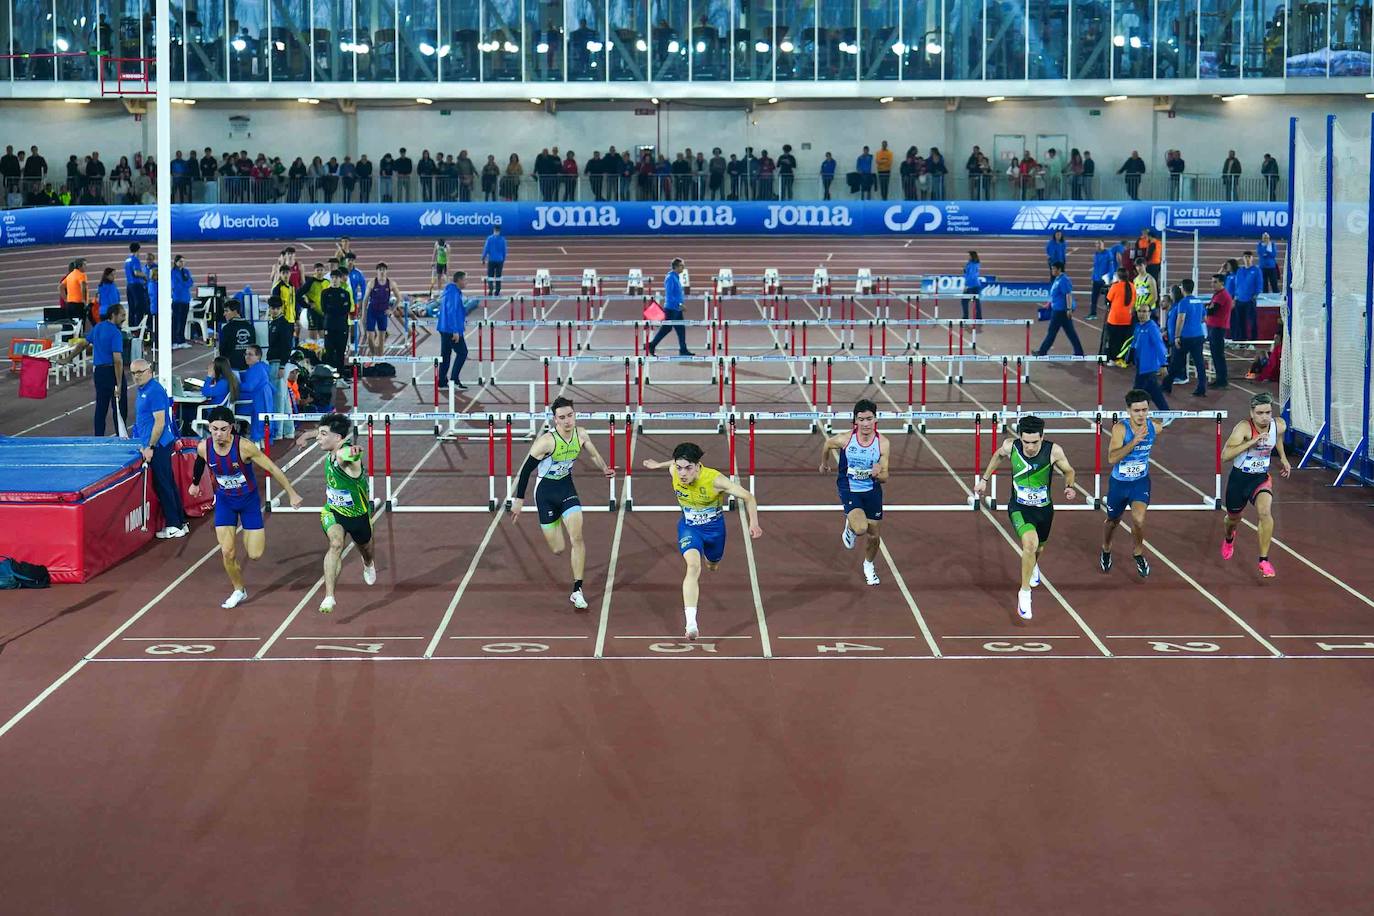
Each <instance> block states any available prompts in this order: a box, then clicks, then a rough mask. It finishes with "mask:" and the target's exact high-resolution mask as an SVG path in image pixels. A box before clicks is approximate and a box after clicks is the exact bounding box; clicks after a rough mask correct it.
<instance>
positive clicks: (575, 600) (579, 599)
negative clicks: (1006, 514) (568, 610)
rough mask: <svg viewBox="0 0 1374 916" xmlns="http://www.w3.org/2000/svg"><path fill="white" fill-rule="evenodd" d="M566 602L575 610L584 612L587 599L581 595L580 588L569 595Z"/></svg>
mask: <svg viewBox="0 0 1374 916" xmlns="http://www.w3.org/2000/svg"><path fill="white" fill-rule="evenodd" d="M568 600H569V601H571V602H572V606H573V607H575V608H577V609H578V610H579V611H585V610H586V609H587V599H586V597H585V596H584V595H583V594H582V589H580V588H579V589H578V590H577V591H575V592H573V593H572V594H571V595H569V596H568Z"/></svg>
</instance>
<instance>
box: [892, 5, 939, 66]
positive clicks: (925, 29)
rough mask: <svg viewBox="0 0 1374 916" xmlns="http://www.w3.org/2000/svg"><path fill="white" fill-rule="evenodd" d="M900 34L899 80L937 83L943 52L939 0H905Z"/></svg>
mask: <svg viewBox="0 0 1374 916" xmlns="http://www.w3.org/2000/svg"><path fill="white" fill-rule="evenodd" d="M902 31H903V33H904V34H903V37H902V44H903V46H904V47H903V48H901V49H900V50H901V51H902V55H901V57H902V78H903V79H909V80H938V79H939V78H940V64H941V59H942V58H943V57H944V50H945V49H944V44H943V42H944V35H943V34H941V32H940V0H904V6H903V8H902Z"/></svg>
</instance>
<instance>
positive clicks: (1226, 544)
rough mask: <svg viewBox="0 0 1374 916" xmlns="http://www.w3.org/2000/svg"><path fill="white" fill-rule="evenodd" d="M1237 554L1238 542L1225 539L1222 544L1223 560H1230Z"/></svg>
mask: <svg viewBox="0 0 1374 916" xmlns="http://www.w3.org/2000/svg"><path fill="white" fill-rule="evenodd" d="M1235 552H1236V542H1235V541H1228V540H1225V539H1223V540H1222V542H1221V558H1222V559H1223V560H1229V559H1231V557H1232V556H1233V555H1234V554H1235Z"/></svg>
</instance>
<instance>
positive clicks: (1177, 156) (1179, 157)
mask: <svg viewBox="0 0 1374 916" xmlns="http://www.w3.org/2000/svg"><path fill="white" fill-rule="evenodd" d="M1164 167H1165V168H1167V169H1168V170H1169V199H1170V200H1182V199H1183V172H1184V170H1185V169H1186V168H1187V164H1186V163H1185V162H1184V161H1183V152H1182V151H1181V150H1176V149H1171V150H1168V151H1166V152H1165V153H1164Z"/></svg>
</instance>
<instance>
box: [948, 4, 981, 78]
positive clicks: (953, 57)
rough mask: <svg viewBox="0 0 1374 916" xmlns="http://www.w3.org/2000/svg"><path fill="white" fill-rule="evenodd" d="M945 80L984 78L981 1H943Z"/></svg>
mask: <svg viewBox="0 0 1374 916" xmlns="http://www.w3.org/2000/svg"><path fill="white" fill-rule="evenodd" d="M945 57H946V58H947V60H946V61H945V79H947V80H978V79H982V78H983V0H945Z"/></svg>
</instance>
